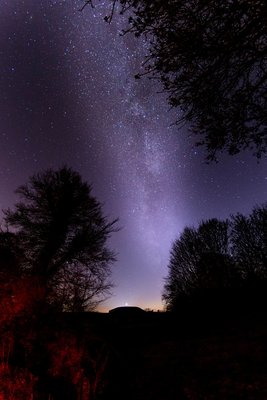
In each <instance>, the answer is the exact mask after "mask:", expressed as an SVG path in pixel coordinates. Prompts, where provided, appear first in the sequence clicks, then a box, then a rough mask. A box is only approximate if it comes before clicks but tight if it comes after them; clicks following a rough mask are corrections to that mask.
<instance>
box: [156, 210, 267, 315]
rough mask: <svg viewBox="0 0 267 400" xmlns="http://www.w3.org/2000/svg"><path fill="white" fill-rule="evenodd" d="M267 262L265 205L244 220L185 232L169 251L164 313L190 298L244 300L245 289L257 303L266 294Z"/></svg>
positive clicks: (212, 223) (212, 222)
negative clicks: (240, 298) (239, 298)
mask: <svg viewBox="0 0 267 400" xmlns="http://www.w3.org/2000/svg"><path fill="white" fill-rule="evenodd" d="M266 260H267V206H266V205H263V206H259V207H255V208H254V210H253V211H252V213H251V214H250V215H249V216H248V217H246V216H243V215H241V214H237V215H236V216H232V218H231V220H230V221H218V220H216V219H212V220H208V221H206V222H202V223H201V224H200V225H199V227H198V229H195V228H185V230H184V231H183V233H182V234H181V236H180V237H179V239H177V240H176V241H175V242H174V244H173V246H172V250H171V255H170V262H169V265H168V276H167V277H166V279H165V285H164V291H163V300H164V302H165V304H166V307H167V309H168V310H175V309H176V308H177V307H178V306H179V305H181V304H182V302H183V301H184V300H185V299H187V300H188V299H190V298H191V300H192V299H193V298H195V301H199V300H200V298H201V299H202V300H203V301H205V302H207V303H208V302H211V299H213V300H215V298H217V300H218V301H221V302H225V301H226V298H227V297H228V298H229V299H230V298H231V299H232V302H233V301H234V300H236V299H237V297H238V296H241V297H243V298H245V297H246V294H248V293H247V292H244V290H243V289H242V288H245V287H246V288H250V289H249V293H250V295H252V294H253V296H254V298H256V297H257V296H258V295H259V296H258V297H259V298H260V297H261V295H262V293H263V292H264V291H266V282H267V262H266ZM257 292H258V294H257ZM219 297H221V299H219ZM222 299H223V300H222ZM228 305H230V303H229V304H228Z"/></svg>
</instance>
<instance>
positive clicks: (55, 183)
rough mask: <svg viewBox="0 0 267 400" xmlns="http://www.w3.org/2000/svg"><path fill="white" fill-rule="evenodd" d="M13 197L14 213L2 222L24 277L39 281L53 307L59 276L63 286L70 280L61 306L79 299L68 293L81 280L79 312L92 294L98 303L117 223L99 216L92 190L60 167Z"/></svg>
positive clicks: (107, 274) (107, 284) (105, 286)
mask: <svg viewBox="0 0 267 400" xmlns="http://www.w3.org/2000/svg"><path fill="white" fill-rule="evenodd" d="M16 192H17V193H18V194H19V195H20V198H21V201H20V202H18V203H17V204H16V205H15V210H14V211H12V210H10V209H9V210H6V211H5V221H6V223H7V224H8V226H9V227H12V228H13V229H14V231H15V233H16V235H17V238H18V242H19V246H20V249H22V250H23V253H24V262H23V264H22V269H23V272H24V273H30V274H31V275H34V276H38V277H40V279H41V280H42V281H43V283H44V284H45V285H46V287H47V298H49V299H50V302H52V303H55V304H57V303H58V302H57V300H58V296H59V297H60V295H59V293H57V291H59V290H60V289H61V286H60V285H61V281H60V280H61V279H62V276H64V279H65V282H67V281H68V279H69V282H68V292H66V291H65V297H64V298H65V300H64V302H65V303H66V302H68V301H70V302H71V301H72V300H71V299H72V298H73V296H74V297H75V296H76V297H77V296H78V294H77V293H76V294H75V295H74V294H73V293H72V290H73V285H75V283H77V280H79V279H80V278H81V276H83V277H84V278H85V277H86V279H87V287H84V288H83V291H80V292H79V296H82V298H81V299H80V303H82V305H83V308H84V307H86V306H89V304H90V302H91V301H93V297H94V296H93V294H95V295H97V297H98V300H100V298H101V295H105V294H106V293H107V291H108V290H109V289H110V287H111V285H110V282H109V281H108V279H109V277H110V272H111V271H110V264H111V263H112V262H113V261H114V260H115V258H114V253H113V252H112V251H111V250H110V249H109V248H108V247H107V240H108V238H109V237H110V235H111V233H112V232H114V231H116V230H117V229H116V227H115V224H116V222H117V220H113V221H111V222H108V221H107V218H106V217H104V216H103V214H102V209H101V204H100V203H99V202H98V201H97V200H96V199H95V198H94V197H93V196H92V195H91V186H90V185H88V184H87V183H86V182H83V181H82V179H81V177H80V175H79V174H78V173H77V172H75V171H73V170H72V169H70V168H67V167H63V168H61V169H59V170H57V171H54V170H52V169H49V170H47V171H44V172H42V173H38V174H36V175H33V176H32V177H31V178H30V179H29V182H28V183H27V184H25V185H23V186H20V187H19V188H18V189H17V191H16ZM74 270H75V271H77V270H79V271H80V276H77V274H76V275H75V274H74V273H73V272H72V271H74ZM71 280H72V281H71ZM75 280H76V282H75ZM90 285H91V286H90ZM88 292H89V295H88ZM95 300H96V299H94V301H95ZM77 302H78V300H77ZM59 303H60V302H59ZM62 304H63V303H62V301H61V305H62ZM72 308H73V307H72ZM74 308H75V307H74ZM78 308H79V311H80V309H81V305H79V307H78Z"/></svg>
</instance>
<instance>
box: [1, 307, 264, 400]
mask: <svg viewBox="0 0 267 400" xmlns="http://www.w3.org/2000/svg"><path fill="white" fill-rule="evenodd" d="M39 324H41V325H40V326H39V327H38V329H39V335H37V336H38V337H37V336H36V337H35V338H34V340H33V339H31V338H29V337H28V335H26V336H24V335H22V334H21V332H18V333H17V336H18V337H20V338H22V339H20V340H17V344H16V346H15V347H13V348H12V352H11V353H12V354H10V355H7V354H4V353H5V352H6V348H7V347H4V345H3V346H2V348H3V354H2V363H1V365H2V366H1V382H0V383H1V386H0V400H1V399H4V400H14V399H16V400H17V399H21V400H24V399H25V400H30V399H33V400H35V399H38V400H48V399H49V400H57V399H59V400H61V399H62V400H85V399H86V400H105V399H111V398H115V399H117V400H120V399H123V400H125V399H127V400H131V399H133V400H152V399H153V400H157V399H159V400H176V399H177V400H182V399H190V400H194V399H196V400H202V399H203V400H204V399H205V400H213V399H214V400H215V399H216V400H220V399H223V400H230V399H233V400H234V399H236V400H237V399H240V400H241V399H242V400H243V399H251V400H257V399H262V400H264V399H267V320H266V313H265V311H264V310H261V311H257V312H255V311H253V310H249V311H248V312H245V313H242V314H239V315H237V314H236V315H235V313H232V315H228V316H224V317H223V318H222V317H220V318H219V317H217V316H216V315H215V314H212V313H209V314H205V316H203V315H201V316H200V315H198V314H197V313H191V314H187V315H184V316H179V315H171V314H168V313H156V312H155V313H152V312H151V313H150V312H148V313H143V314H140V315H138V316H137V315H136V316H131V315H127V314H125V315H123V316H120V315H113V316H112V315H111V314H101V313H85V314H60V315H57V316H56V317H55V315H54V316H50V318H47V319H46V320H45V321H42V322H41V323H40V321H39ZM36 329H37V328H36V327H35V328H34V330H33V331H34V332H36ZM27 340H28V342H27ZM3 343H4V342H3ZM29 343H30V344H29ZM8 380H9V381H8ZM14 382H16V385H17V386H16V385H15V383H14ZM19 384H21V385H20V386H19ZM27 388H28V389H27Z"/></svg>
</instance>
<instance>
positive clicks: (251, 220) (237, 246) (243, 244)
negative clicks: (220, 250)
mask: <svg viewBox="0 0 267 400" xmlns="http://www.w3.org/2000/svg"><path fill="white" fill-rule="evenodd" d="M231 227H232V229H231V242H232V253H233V257H234V259H235V261H236V263H237V264H238V267H239V269H240V272H241V273H242V276H243V278H244V279H245V280H246V281H248V282H250V283H252V282H255V281H258V280H266V279H267V204H263V205H262V206H257V207H255V208H254V209H253V211H252V213H251V214H250V215H249V216H244V215H242V214H237V215H235V216H233V217H232V221H231Z"/></svg>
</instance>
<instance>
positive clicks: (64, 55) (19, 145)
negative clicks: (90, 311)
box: [0, 0, 267, 309]
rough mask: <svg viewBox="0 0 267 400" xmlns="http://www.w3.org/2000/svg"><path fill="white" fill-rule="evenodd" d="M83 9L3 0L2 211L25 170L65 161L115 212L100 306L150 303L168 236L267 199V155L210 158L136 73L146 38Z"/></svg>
mask: <svg viewBox="0 0 267 400" xmlns="http://www.w3.org/2000/svg"><path fill="white" fill-rule="evenodd" d="M81 5H82V2H81V1H51V0H47V1H38V2H36V1H33V0H28V1H26V0H25V1H22V0H19V1H18V0H15V1H13V2H10V1H2V2H1V6H0V10H1V14H0V32H1V35H0V74H1V75H0V90H1V91H0V141H1V143H0V144H1V148H0V157H1V158H0V185H1V191H0V206H1V208H6V207H8V206H12V204H13V203H14V201H15V195H14V189H15V188H16V187H17V186H18V185H20V184H22V183H24V182H26V181H27V179H28V177H29V176H30V175H32V174H33V173H35V172H37V171H40V170H42V169H44V168H48V167H53V168H56V167H58V166H62V165H63V164H67V165H70V166H72V167H73V168H74V169H76V170H78V171H79V172H80V173H81V175H82V177H83V179H85V180H87V181H88V182H89V183H91V184H92V186H93V193H94V194H95V196H96V197H97V199H98V200H99V201H101V203H103V209H104V212H105V214H106V215H108V216H109V217H110V218H111V219H113V218H116V217H119V218H120V223H119V224H120V226H121V230H120V232H118V233H116V234H114V236H113V238H112V239H111V246H112V247H113V248H114V249H115V251H116V252H117V253H118V256H117V258H118V261H117V263H116V264H115V265H114V268H113V271H114V272H113V281H114V284H115V287H114V290H113V292H114V296H113V297H111V298H110V299H109V300H108V301H107V302H106V303H105V307H106V308H107V309H108V308H112V307H115V306H118V305H122V304H125V303H127V304H132V305H139V306H141V307H150V308H155V309H158V308H161V307H162V304H161V291H162V286H163V277H164V276H165V275H166V272H167V270H166V266H167V263H168V256H169V250H170V247H171V244H172V241H173V240H174V239H175V238H176V237H177V236H178V235H179V233H180V232H181V231H182V230H183V228H184V227H185V226H186V225H196V224H197V223H198V222H199V221H200V220H202V219H204V218H211V217H215V216H216V217H220V218H225V217H228V216H229V215H230V214H231V213H235V212H237V211H240V212H244V213H247V212H249V211H250V210H251V208H252V207H253V206H254V205H256V204H260V203H262V202H264V201H266V195H267V172H266V170H267V168H266V167H267V162H266V159H265V160H262V161H261V162H260V163H257V160H255V159H254V158H252V157H251V156H250V154H249V153H242V154H241V155H239V156H235V157H229V156H225V155H224V156H221V157H220V159H219V163H218V164H211V165H207V164H206V163H205V160H204V153H203V151H202V150H200V149H199V148H198V149H196V148H195V147H194V146H193V138H191V136H190V135H189V133H188V132H187V130H186V128H185V127H184V128H183V129H181V130H180V131H178V129H177V127H175V126H172V125H171V124H172V122H174V121H175V112H174V111H169V107H168V105H167V102H166V98H165V95H164V94H163V93H159V92H161V86H160V85H159V83H157V82H155V81H154V80H149V79H145V78H143V79H141V80H135V79H134V75H135V74H136V73H138V72H139V71H140V70H141V68H142V61H143V60H144V57H145V55H146V54H147V53H148V43H146V42H145V40H144V39H142V38H141V39H140V38H139V39H136V38H134V37H133V36H131V35H129V34H128V35H124V36H121V35H120V32H121V30H122V29H123V27H124V26H125V24H126V20H125V19H123V18H122V17H121V16H119V15H115V16H114V18H113V21H112V23H111V24H107V23H105V22H104V21H103V18H104V16H105V15H106V13H107V12H108V6H109V2H108V1H107V2H104V1H103V2H98V3H97V6H96V7H95V8H94V9H91V7H86V8H85V9H84V10H83V12H80V11H79V9H80V8H81Z"/></svg>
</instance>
